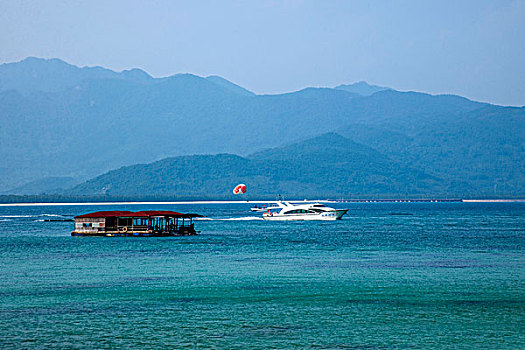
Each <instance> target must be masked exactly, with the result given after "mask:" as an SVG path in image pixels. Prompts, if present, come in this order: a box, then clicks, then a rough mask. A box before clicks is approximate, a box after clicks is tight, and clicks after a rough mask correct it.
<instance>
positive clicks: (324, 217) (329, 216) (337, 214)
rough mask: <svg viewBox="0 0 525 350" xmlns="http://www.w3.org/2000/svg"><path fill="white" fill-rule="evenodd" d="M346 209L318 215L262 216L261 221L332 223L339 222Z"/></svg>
mask: <svg viewBox="0 0 525 350" xmlns="http://www.w3.org/2000/svg"><path fill="white" fill-rule="evenodd" d="M347 211H348V209H338V210H333V211H327V212H324V213H319V214H287V215H281V214H273V215H270V214H264V215H263V219H264V220H268V221H334V220H341V218H342V217H343V215H345V214H346V212H347Z"/></svg>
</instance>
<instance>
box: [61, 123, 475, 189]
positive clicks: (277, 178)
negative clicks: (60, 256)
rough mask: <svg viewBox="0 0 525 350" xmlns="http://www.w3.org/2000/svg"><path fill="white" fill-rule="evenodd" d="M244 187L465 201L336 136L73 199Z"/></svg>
mask: <svg viewBox="0 0 525 350" xmlns="http://www.w3.org/2000/svg"><path fill="white" fill-rule="evenodd" d="M240 182H242V183H245V184H247V185H248V187H249V189H248V196H246V197H247V198H257V197H270V196H274V195H275V194H277V193H282V194H285V195H286V196H287V197H296V198H304V197H310V198H312V197H320V196H321V197H332V198H341V197H345V198H350V197H354V198H355V197H382V198H389V197H390V198H394V197H397V198H399V197H405V198H410V197H413V198H416V197H432V196H434V197H440V196H441V197H442V196H444V195H446V194H447V193H455V194H456V195H458V196H460V195H462V194H463V193H459V192H457V191H460V190H462V188H461V187H458V186H457V185H458V184H451V183H450V182H448V181H444V180H443V179H440V178H437V177H434V176H431V175H428V174H426V173H425V172H423V171H421V170H418V169H412V168H409V167H407V166H405V165H403V164H401V163H397V162H395V161H392V160H391V159H389V158H388V157H386V156H384V155H383V154H381V153H379V152H377V151H375V150H373V149H372V148H370V147H367V146H365V145H362V144H358V143H356V142H353V141H351V140H349V139H346V138H344V137H342V136H340V135H338V134H334V133H329V134H324V135H321V136H318V137H315V138H312V139H308V140H305V141H303V142H298V143H294V144H291V145H288V146H285V147H279V148H274V149H269V150H266V151H262V152H258V153H255V154H253V155H251V156H249V157H246V158H245V157H240V156H236V155H232V154H218V155H193V156H181V157H173V158H167V159H163V160H161V161H157V162H154V163H150V164H139V165H134V166H128V167H123V168H120V169H117V170H114V171H110V172H108V173H106V174H103V175H101V176H98V177H96V178H94V179H92V180H89V181H87V182H85V183H82V184H80V185H78V186H76V187H75V188H73V189H72V190H70V191H68V192H67V194H68V195H72V196H78V195H107V196H110V197H118V196H125V197H134V196H136V197H141V196H144V195H149V196H154V197H155V196H157V197H159V198H160V197H177V196H180V197H199V198H230V197H231V198H234V196H233V195H232V192H231V191H232V188H233V187H234V186H235V185H236V184H238V183H240ZM469 189H470V190H472V188H469ZM236 198H239V197H236ZM242 198H244V197H242Z"/></svg>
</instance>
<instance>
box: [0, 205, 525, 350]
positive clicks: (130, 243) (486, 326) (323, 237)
mask: <svg viewBox="0 0 525 350" xmlns="http://www.w3.org/2000/svg"><path fill="white" fill-rule="evenodd" d="M252 205H253V204H252V203H246V202H244V203H243V202H240V203H189V204H188V203H171V204H170V203H164V204H151V203H149V204H138V205H137V204H118V205H117V204H115V205H39V206H1V207H0V348H1V349H47V348H76V349H93V348H96V349H103V348H124V349H126V348H127V349H134V348H148V349H167V348H173V349H178V348H188V349H210V348H211V349H525V259H524V258H525V203H336V204H334V205H333V206H335V207H338V208H348V209H349V211H348V213H347V215H346V216H344V217H343V219H342V220H340V221H334V222H268V221H264V220H262V219H261V218H260V214H257V213H251V212H250V207H251V206H252ZM160 209H165V210H174V211H178V212H192V213H200V214H202V215H205V216H206V217H205V218H203V219H201V220H198V221H196V224H195V228H196V229H197V230H198V231H200V232H199V235H197V236H189V237H158V238H157V237H71V235H70V233H71V231H72V230H73V226H74V223H73V222H71V221H67V220H70V219H72V218H73V217H74V216H75V215H79V214H84V213H88V212H93V211H99V210H131V211H138V210H160ZM57 220H58V221H57ZM61 220H65V221H61Z"/></svg>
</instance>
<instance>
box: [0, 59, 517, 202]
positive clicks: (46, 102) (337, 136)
mask: <svg viewBox="0 0 525 350" xmlns="http://www.w3.org/2000/svg"><path fill="white" fill-rule="evenodd" d="M0 113H1V115H0V157H2V159H3V162H2V163H1V164H0V192H3V193H19V194H23V193H29V192H31V191H34V193H38V192H48V193H49V192H53V191H58V192H61V193H72V194H73V193H75V194H79V193H84V194H90V193H101V191H106V192H109V193H115V194H117V193H127V194H132V193H133V194H139V193H143V192H144V191H150V192H151V193H158V194H159V195H160V194H168V193H180V194H181V195H182V194H188V195H189V194H190V193H197V192H196V191H197V188H199V186H195V185H196V184H200V185H201V186H200V187H201V188H207V191H208V192H207V193H210V195H211V194H213V195H219V193H222V192H220V191H224V190H226V188H228V191H230V190H231V189H230V187H231V186H232V185H235V182H237V180H241V179H246V182H251V184H248V185H249V187H250V189H251V190H252V191H253V193H254V194H261V195H262V194H270V193H275V191H281V192H284V193H286V190H287V189H288V192H289V193H294V194H296V195H301V194H304V195H314V194H315V195H322V194H326V195H336V194H340V195H343V194H344V195H345V196H350V195H352V194H355V195H366V194H370V195H378V196H379V195H393V196H394V195H398V196H400V195H402V196H405V195H407V194H411V193H414V194H416V193H417V194H418V195H422V196H424V195H428V196H430V195H445V196H495V197H504V196H514V197H516V196H523V195H525V157H524V156H523V155H524V154H525V152H524V151H525V108H523V107H521V108H519V107H504V106H496V105H491V104H486V103H480V102H476V101H471V100H468V99H466V98H463V97H460V96H455V95H435V96H434V95H429V94H424V93H418V92H400V91H396V90H393V89H390V88H386V87H379V86H371V85H368V84H366V83H365V82H359V83H355V84H351V85H339V86H337V87H335V88H306V89H303V90H300V91H296V92H291V93H285V94H277V95H258V94H255V93H253V92H251V91H249V90H247V89H245V88H243V87H240V86H238V85H236V84H234V83H232V82H230V81H228V80H226V79H224V78H221V77H218V76H209V77H199V76H196V75H192V74H176V75H173V76H170V77H165V78H153V77H151V76H149V75H148V74H147V73H146V72H144V71H142V70H139V69H132V70H127V71H123V72H114V71H111V70H109V69H105V68H101V67H83V68H80V67H76V66H73V65H70V64H68V63H66V62H64V61H61V60H59V59H51V60H46V59H39V58H27V59H25V60H23V61H20V62H16V63H8V64H3V65H0ZM314 146H315V147H314ZM323 150H327V153H326V152H325V153H323ZM332 153H337V154H340V155H341V157H343V158H337V157H335V156H334V157H331V156H329V155H330V154H332ZM321 154H323V156H321ZM364 160H366V161H364ZM228 162H232V164H236V166H235V167H233V168H231V169H230V170H231V171H230V172H229V173H222V172H225V171H226V169H229V167H228V166H226V165H225V163H228ZM137 163H144V164H142V165H136V166H135V164H137ZM199 164H200V165H199ZM204 164H207V166H205V165H204ZM123 166H124V167H123ZM181 166H182V167H187V173H185V172H184V171H183V169H182V168H181ZM122 167H123V168H122ZM114 169H118V170H114ZM140 169H142V170H141V171H144V172H146V173H147V174H149V175H148V176H149V177H148V176H146V173H143V172H141V171H139V170H140ZM155 169H157V170H158V171H160V173H157V172H156V170H155ZM160 169H163V170H160ZM170 169H171V170H170ZM191 169H193V170H192V171H190V170H191ZM212 169H216V170H217V171H218V172H219V173H220V174H223V175H221V176H218V174H219V173H217V174H216V175H214V176H215V178H216V181H217V182H216V183H215V185H214V184H213V183H207V182H206V181H209V179H210V178H213V176H212V177H210V176H211V175H210V174H209V173H208V172H210V171H212ZM221 169H222V170H221ZM272 169H273V170H272ZM296 170H297V171H296ZM163 171H164V173H163ZM128 172H132V173H135V176H134V177H129V176H130V175H129V174H130V173H128ZM100 174H103V175H100ZM115 174H118V176H115ZM162 174H164V176H165V177H166V178H164V177H163V176H162ZM174 174H176V175H174ZM228 174H229V175H228ZM334 174H336V175H337V176H336V177H333V179H334V180H333V183H330V186H323V185H322V183H317V182H316V181H318V180H316V179H320V178H324V179H325V180H326V181H332V180H329V178H331V175H334ZM345 174H346V175H345ZM99 175H100V176H99ZM207 175H209V176H208V177H206V176H207ZM228 176H230V177H228ZM125 178H126V179H128V180H126V181H127V182H125V183H126V184H127V185H125V187H126V188H127V190H125V191H124V187H123V186H124V185H123V184H124V182H122V181H124V179H125ZM57 179H64V181H65V182H61V181H60V180H57ZM71 179H74V181H72V180H71ZM89 179H91V180H89ZM108 179H112V180H111V181H107V180H108ZM119 179H121V180H120V181H121V182H120V183H119ZM132 179H134V180H133V181H132ZM199 179H201V180H199ZM234 179H235V180H234ZM351 179H354V180H351ZM86 180H87V181H86ZM248 180H249V181H248ZM199 181H203V182H202V183H201V182H199ZM352 181H354V182H352ZM74 182H76V183H77V184H79V185H77V186H76V187H73V188H71V186H72V184H73V183H74ZM212 182H213V181H212ZM141 184H142V185H141ZM148 184H149V186H148ZM162 184H164V185H162ZM177 184H178V185H177ZM192 184H193V186H192ZM374 184H375V186H374ZM101 186H102V187H101ZM108 186H109V187H108ZM184 186H188V187H187V188H188V190H186V187H184ZM59 188H60V190H58V189H59ZM64 188H66V189H64ZM67 188H69V189H67ZM103 188H105V190H103ZM211 188H217V189H220V191H219V192H213V191H212V192H209V191H210V190H209V189H211ZM332 189H333V191H332ZM166 191H168V192H166ZM192 191H193V192H192Z"/></svg>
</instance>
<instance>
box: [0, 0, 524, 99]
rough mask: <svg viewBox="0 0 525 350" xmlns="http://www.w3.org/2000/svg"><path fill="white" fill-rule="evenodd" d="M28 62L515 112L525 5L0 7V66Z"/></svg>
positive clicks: (92, 2)
mask: <svg viewBox="0 0 525 350" xmlns="http://www.w3.org/2000/svg"><path fill="white" fill-rule="evenodd" d="M28 56H36V57H43V58H60V59H63V60H65V61H66V62H69V63H71V64H75V65H78V66H103V67H107V68H110V69H113V70H117V71H120V70H123V69H130V68H135V67H138V68H141V69H143V70H145V71H146V72H148V73H149V74H151V75H153V76H155V77H162V76H168V75H172V74H175V73H186V72H187V73H193V74H197V75H201V76H208V75H220V76H222V77H224V78H226V79H228V80H231V81H233V82H235V83H237V84H239V85H241V86H243V87H245V88H247V89H249V90H252V91H254V92H256V93H282V92H289V91H295V90H299V89H302V88H304V87H307V86H328V87H333V86H336V85H339V84H343V83H352V82H356V81H361V80H364V81H367V82H369V83H371V84H377V85H382V86H388V87H391V88H394V89H397V90H402V91H407V90H412V91H421V92H428V93H432V94H441V93H452V94H458V95H462V96H465V97H468V98H471V99H474V100H478V101H484V102H491V103H495V104H502V105H515V106H523V105H525V0H490V1H486V0H475V1H474V0H473V1H471V0H462V1H461V0H455V1H445V0H440V1H425V0H418V1H417V0H415V1H388V0H384V1H373V0H371V1H352V0H348V1H337V0H331V1H326V0H322V1H321V0H319V1H306V0H305V1H301V0H295V1H294V0H283V1H277V0H261V1H240V0H237V1H196V0H193V1H168V0H149V1H145V0H144V1H135V0H122V1H110V0H105V1H99V0H89V1H87V0H86V1H65V0H61V1H57V0H46V1H40V0H38V1H34V0H18V1H17V0H10V1H8V0H0V63H6V62H15V61H19V60H22V59H24V58H25V57H28Z"/></svg>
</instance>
